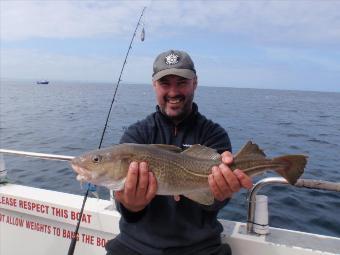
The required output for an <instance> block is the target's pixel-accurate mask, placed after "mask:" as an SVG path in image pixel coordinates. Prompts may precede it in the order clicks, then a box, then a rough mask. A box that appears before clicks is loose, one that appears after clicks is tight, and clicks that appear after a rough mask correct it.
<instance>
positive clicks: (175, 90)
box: [168, 84, 179, 96]
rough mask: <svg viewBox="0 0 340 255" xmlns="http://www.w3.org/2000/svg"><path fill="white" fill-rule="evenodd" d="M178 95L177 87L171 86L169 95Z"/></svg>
mask: <svg viewBox="0 0 340 255" xmlns="http://www.w3.org/2000/svg"><path fill="white" fill-rule="evenodd" d="M178 94H179V89H178V87H177V85H176V84H171V86H169V91H168V95H169V96H177V95H178Z"/></svg>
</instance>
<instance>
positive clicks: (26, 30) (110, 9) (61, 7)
mask: <svg viewBox="0 0 340 255" xmlns="http://www.w3.org/2000/svg"><path fill="white" fill-rule="evenodd" d="M144 5H147V6H148V9H147V13H146V17H145V18H144V20H143V21H144V22H145V23H146V25H147V28H148V31H149V32H150V33H151V34H152V35H153V36H155V37H164V36H165V37H167V36H168V37H169V36H171V35H177V36H183V35H185V34H189V35H190V34H192V33H199V32H202V33H204V32H211V31H213V32H218V33H221V34H225V35H232V36H239V37H244V38H247V39H248V40H249V39H250V40H254V41H259V42H267V43H285V44H287V43H301V44H313V43H327V44H334V45H339V44H340V2H338V1H303V0H302V1H209V3H208V2H207V1H152V2H151V4H150V1H97V2H92V1H81V2H80V1H13V2H10V1H5V2H4V1H2V2H1V10H2V11H1V24H2V25H1V28H2V29H1V30H2V32H1V36H2V38H3V39H5V40H21V39H27V38H32V37H44V38H78V37H92V36H115V35H116V36H117V35H124V34H127V32H128V31H131V27H134V26H135V23H136V20H137V17H138V16H139V14H140V12H141V10H142V7H143V6H144Z"/></svg>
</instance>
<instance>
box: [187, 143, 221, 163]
mask: <svg viewBox="0 0 340 255" xmlns="http://www.w3.org/2000/svg"><path fill="white" fill-rule="evenodd" d="M182 154H185V155H188V156H191V157H194V158H200V159H210V160H217V159H220V158H221V155H220V154H219V153H218V152H217V151H216V150H214V149H211V148H209V147H206V146H203V145H200V144H194V145H191V147H190V148H188V149H186V150H185V151H183V152H182Z"/></svg>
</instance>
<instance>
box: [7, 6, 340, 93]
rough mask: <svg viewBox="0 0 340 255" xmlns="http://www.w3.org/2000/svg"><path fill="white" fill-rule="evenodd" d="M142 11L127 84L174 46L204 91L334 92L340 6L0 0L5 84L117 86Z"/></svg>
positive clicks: (339, 67) (143, 79)
mask: <svg viewBox="0 0 340 255" xmlns="http://www.w3.org/2000/svg"><path fill="white" fill-rule="evenodd" d="M144 6H146V7H147V8H146V11H145V13H144V16H143V18H142V21H141V25H140V26H139V27H138V30H137V34H136V38H135V40H134V42H133V45H132V49H131V52H130V55H129V57H128V61H127V65H126V68H125V70H124V73H123V78H122V80H123V82H126V83H138V84H139V83H141V84H150V83H151V75H152V64H153V61H154V59H155V57H156V56H157V55H158V54H159V53H161V52H163V51H166V50H169V49H179V50H185V51H187V52H188V53H189V54H190V55H191V57H192V59H193V60H194V63H195V67H196V70H197V73H198V81H199V85H202V86H225V87H238V88H269V89H289V90H312V91H331V92H340V0H333V1H331V0H329V1H327V0H320V1H317V0H306V1H304V0H293V1H289V0H276V1H260V0H253V1H222V0H220V1H195V0H187V1H176V0H173V1H166V0H153V1H150V0H148V1H143V0H134V1H132V0H131V1H108V0H107V1H98V0H97V1H86V0H85V1H66V0H49V1H33V0H22V1H17V0H13V1H9V0H8V1H6V0H0V35H1V41H0V43H1V44H0V57H1V59H0V74H1V78H2V79H31V80H39V79H48V80H50V81H51V82H53V80H63V81H86V82H111V83H112V82H116V81H117V79H118V77H119V73H120V69H121V66H122V64H123V61H124V57H125V54H126V52H127V49H128V46H129V43H130V40H131V38H132V35H133V32H134V29H135V27H136V24H137V22H138V19H139V17H140V15H141V12H142V9H143V7H144ZM142 27H144V29H145V40H144V42H142V41H141V40H140V32H141V29H142Z"/></svg>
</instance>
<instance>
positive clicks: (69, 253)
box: [67, 7, 146, 255]
mask: <svg viewBox="0 0 340 255" xmlns="http://www.w3.org/2000/svg"><path fill="white" fill-rule="evenodd" d="M145 9H146V7H144V8H143V10H142V13H141V15H140V17H139V19H138V22H137V25H136V28H135V31H134V33H133V35H132V38H131V41H130V44H129V47H128V50H127V52H126V55H125V59H124V62H123V65H122V68H121V70H120V74H119V78H118V81H117V84H116V88H115V91H114V94H113V97H112V101H111V105H110V109H109V112H108V114H107V117H106V121H105V125H104V129H103V132H102V135H101V138H100V142H99V146H98V149H100V148H101V146H102V143H103V140H104V135H105V131H106V128H107V124H108V122H109V118H110V115H111V111H112V106H113V103H114V102H115V99H116V94H117V91H118V87H119V84H120V82H121V78H122V75H123V71H124V68H125V65H126V60H127V58H128V56H129V53H130V50H131V49H132V43H133V40H134V39H135V36H136V32H137V29H138V27H139V25H140V21H141V19H142V17H143V15H144V11H145ZM144 37H145V30H144V27H143V30H142V37H141V40H142V41H144ZM93 189H94V190H95V186H93V185H91V184H89V185H88V187H87V190H86V193H85V195H84V199H83V204H82V207H81V210H80V212H79V218H78V222H77V226H76V230H75V232H74V235H73V238H72V240H71V243H70V247H69V250H68V253H67V255H73V253H74V249H75V247H76V243H77V235H78V232H79V226H80V221H81V219H82V216H83V212H84V207H85V203H86V200H87V197H88V194H89V191H92V190H93Z"/></svg>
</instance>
